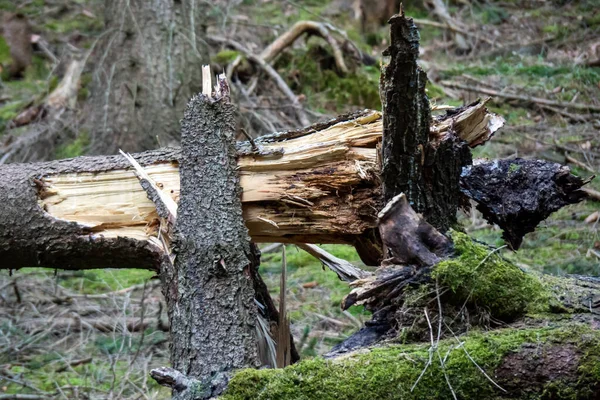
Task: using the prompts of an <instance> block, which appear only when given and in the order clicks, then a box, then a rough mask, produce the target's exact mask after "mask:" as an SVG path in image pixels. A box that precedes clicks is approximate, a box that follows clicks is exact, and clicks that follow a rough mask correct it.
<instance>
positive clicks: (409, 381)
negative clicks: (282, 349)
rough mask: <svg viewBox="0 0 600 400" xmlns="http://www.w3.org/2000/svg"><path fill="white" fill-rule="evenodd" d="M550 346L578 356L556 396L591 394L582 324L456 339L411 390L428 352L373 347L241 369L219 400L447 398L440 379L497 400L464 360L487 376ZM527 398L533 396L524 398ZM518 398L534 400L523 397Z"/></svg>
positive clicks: (589, 337) (592, 373) (589, 350)
mask: <svg viewBox="0 0 600 400" xmlns="http://www.w3.org/2000/svg"><path fill="white" fill-rule="evenodd" d="M552 340H561V341H563V342H568V343H572V344H573V345H574V346H576V347H577V349H578V351H579V352H580V353H581V354H583V355H584V357H583V359H582V361H581V363H580V365H581V367H580V369H579V373H580V374H579V380H578V381H577V382H571V383H566V382H565V383H561V382H555V383H554V385H556V384H562V387H561V389H563V390H566V389H569V391H570V392H572V393H576V394H579V395H584V394H585V393H589V391H590V390H593V388H594V385H595V384H596V382H597V381H595V379H596V378H597V376H598V370H595V369H594V368H595V367H596V366H598V362H599V360H600V355H599V354H598V351H597V346H596V343H597V341H598V340H600V333H599V332H598V331H596V330H593V329H591V328H590V327H588V326H585V325H572V326H570V327H564V328H548V327H545V328H534V329H522V330H519V329H504V330H498V331H494V332H487V333H485V334H482V333H478V332H473V333H470V334H469V335H467V336H465V337H461V338H460V341H461V342H463V343H464V345H463V346H457V345H456V344H457V342H456V340H454V339H449V340H443V341H440V343H439V347H438V350H439V354H440V355H441V357H442V358H443V357H446V362H445V371H444V370H442V368H441V367H440V363H439V362H438V361H437V355H434V361H433V362H432V363H431V364H430V365H429V366H428V367H427V369H426V370H425V372H424V373H423V376H422V378H421V379H420V381H419V382H418V384H417V385H416V386H415V388H414V390H411V388H412V386H413V385H414V384H415V382H417V379H418V378H419V375H420V374H421V373H422V371H423V370H424V369H425V365H426V364H427V360H428V359H429V346H428V345H404V346H387V347H380V348H373V349H370V350H368V351H365V352H358V353H355V354H353V355H351V356H349V357H346V358H342V359H338V360H333V361H331V360H323V359H320V358H317V359H312V360H307V361H302V362H300V363H299V364H296V365H293V366H290V367H287V368H285V369H263V370H253V369H246V370H242V371H240V372H238V373H237V374H235V375H234V377H233V379H232V380H231V382H230V384H229V387H228V389H227V391H226V392H225V394H224V395H223V396H222V399H223V400H244V399H252V400H260V399H321V400H330V399H331V400H344V399H352V400H362V399H365V400H367V399H368V400H370V399H451V398H452V394H451V392H450V389H449V387H448V384H447V382H446V378H445V376H444V372H445V373H446V375H447V377H448V380H449V381H450V383H451V385H452V388H453V389H454V392H455V394H456V396H457V397H458V398H460V399H488V398H496V396H498V395H499V394H500V392H499V390H498V389H497V388H495V387H494V386H493V384H492V383H491V382H490V381H489V380H488V379H487V378H486V377H485V376H484V375H483V373H482V372H481V371H480V369H479V368H478V367H477V366H476V365H475V364H474V363H473V361H471V359H470V358H469V356H470V357H471V358H473V359H474V360H475V362H476V363H477V365H478V366H479V367H481V368H482V369H483V370H484V371H486V373H487V374H488V375H489V376H492V377H494V376H495V375H494V370H495V369H496V368H497V367H498V366H499V365H500V364H501V362H502V360H503V359H504V357H505V356H507V355H508V354H510V353H512V352H514V351H518V350H519V349H520V348H521V346H523V345H525V344H528V343H536V344H537V345H538V346H541V347H543V346H544V345H546V344H547V345H552ZM463 348H464V350H463ZM465 350H466V351H465ZM467 353H468V355H469V356H467ZM550 385H552V384H550ZM530 395H533V397H527V396H530ZM524 398H540V397H539V394H538V395H535V394H525V397H524ZM581 398H584V397H581Z"/></svg>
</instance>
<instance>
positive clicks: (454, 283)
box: [432, 232, 551, 321]
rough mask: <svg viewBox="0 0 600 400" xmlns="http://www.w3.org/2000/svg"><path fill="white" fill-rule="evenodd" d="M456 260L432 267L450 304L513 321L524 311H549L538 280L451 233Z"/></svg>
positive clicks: (487, 250)
mask: <svg viewBox="0 0 600 400" xmlns="http://www.w3.org/2000/svg"><path fill="white" fill-rule="evenodd" d="M452 240H453V241H454V245H455V249H456V254H457V257H455V258H452V259H449V260H446V261H442V262H441V263H439V264H438V265H436V266H435V268H434V270H433V271H432V277H433V278H434V279H437V280H438V282H439V283H440V285H443V286H445V287H448V288H450V289H451V290H452V292H453V295H452V296H451V299H452V301H456V302H457V303H458V304H464V303H465V302H467V303H469V304H471V305H473V306H475V307H478V308H483V309H485V310H488V311H489V312H490V314H491V316H492V317H494V318H498V319H501V320H503V321H512V320H514V319H516V318H517V317H519V316H522V315H524V314H525V313H527V312H543V311H546V310H547V309H548V304H549V299H550V297H551V296H550V293H549V291H548V289H547V288H546V286H545V285H544V284H543V283H542V282H541V280H540V279H539V278H538V277H537V276H536V275H533V274H531V273H527V272H524V271H522V270H521V269H519V268H518V267H517V266H515V265H514V264H513V263H511V262H510V261H507V260H505V259H503V258H502V257H500V256H499V255H498V254H497V253H492V250H490V249H489V248H488V247H486V246H484V245H482V244H478V243H476V242H473V241H472V240H471V238H469V236H467V235H465V234H464V233H459V232H452Z"/></svg>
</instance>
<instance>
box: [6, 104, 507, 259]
mask: <svg viewBox="0 0 600 400" xmlns="http://www.w3.org/2000/svg"><path fill="white" fill-rule="evenodd" d="M467 114H468V117H467V118H466V120H467V121H473V123H467V122H460V123H456V124H455V127H454V129H455V130H456V131H457V133H458V134H459V135H461V136H463V135H464V136H465V138H467V137H468V138H469V140H473V143H477V142H478V141H480V140H481V139H480V138H486V137H489V136H490V135H491V134H492V133H493V131H494V129H497V126H498V123H496V122H495V121H496V120H497V119H498V118H499V117H495V116H493V115H491V114H490V113H488V112H487V110H486V108H485V105H484V104H483V103H477V104H475V105H471V106H469V107H467V108H466V109H464V110H463V111H462V112H461V113H459V114H457V115H448V116H446V117H445V118H440V119H437V120H436V121H435V122H434V123H433V125H432V134H435V135H436V136H438V137H439V136H443V135H445V132H448V130H449V128H450V126H452V123H450V122H449V121H451V120H456V121H460V120H461V118H462V116H464V115H467ZM482 121H487V122H482ZM461 127H464V129H465V130H464V131H461V130H460V129H462V128H461ZM474 131H476V132H477V133H474ZM381 135H382V119H381V114H380V113H378V112H375V111H364V112H361V113H358V114H352V115H346V116H340V117H338V118H336V119H334V120H332V121H329V122H326V123H321V124H316V125H313V126H310V127H307V128H305V129H303V130H300V131H291V132H283V133H277V134H273V135H269V136H265V137H262V138H260V139H257V140H255V143H256V145H257V146H258V151H253V150H252V148H251V146H250V145H249V144H248V143H246V144H239V145H238V154H239V159H238V171H239V174H240V179H241V186H242V189H243V194H242V204H243V212H244V220H245V222H246V226H247V227H248V229H249V231H250V235H251V237H252V239H253V240H254V241H256V242H296V243H347V244H354V243H358V242H359V241H361V238H362V236H361V235H364V234H365V232H368V231H369V230H372V229H373V228H374V227H375V226H376V220H377V212H378V210H379V209H380V208H381V205H382V203H381V200H380V195H379V193H380V192H379V187H380V182H379V178H378V173H379V167H378V161H377V149H376V146H377V144H378V143H379V141H380V140H381ZM133 157H134V158H135V159H136V160H137V162H138V163H139V164H140V165H141V166H142V167H143V168H144V170H145V171H146V172H147V173H148V175H149V176H150V177H151V178H152V179H153V180H154V181H155V182H156V184H157V185H158V186H159V187H160V188H162V190H163V191H164V192H166V193H168V194H169V195H170V196H171V197H172V198H173V200H174V201H176V202H178V201H179V190H180V188H179V185H180V183H179V181H180V178H179V170H178V163H179V159H180V157H181V153H180V150H179V149H162V150H156V151H149V152H145V153H140V154H134V155H133ZM0 201H1V202H2V204H6V205H8V206H7V207H2V208H1V210H0V216H1V218H0V268H3V269H11V268H14V269H18V268H22V267H31V266H45V267H49V268H65V269H87V268H106V267H123V268H145V269H154V270H158V269H159V265H160V264H161V262H162V254H163V252H164V245H163V243H162V241H161V240H159V238H158V235H159V231H160V222H159V221H160V218H159V216H158V214H157V211H156V205H155V204H154V203H153V202H152V201H151V200H149V199H148V197H147V193H146V192H145V191H144V189H143V188H142V187H141V186H140V183H139V181H138V179H137V177H136V176H135V174H134V172H133V168H132V167H131V164H130V162H129V161H128V160H127V159H126V158H125V157H123V156H121V155H115V156H104V157H79V158H75V159H71V160H62V161H54V162H49V163H39V164H9V165H2V166H0ZM23 216H27V218H25V219H24V218H23ZM375 261H376V260H375Z"/></svg>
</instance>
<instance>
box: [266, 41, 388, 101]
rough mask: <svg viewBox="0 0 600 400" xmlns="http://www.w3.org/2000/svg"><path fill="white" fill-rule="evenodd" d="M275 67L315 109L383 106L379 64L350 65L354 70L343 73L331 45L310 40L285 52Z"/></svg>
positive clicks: (293, 88)
mask: <svg viewBox="0 0 600 400" xmlns="http://www.w3.org/2000/svg"><path fill="white" fill-rule="evenodd" d="M275 67H276V68H277V69H278V71H279V73H280V74H281V75H282V76H284V77H287V78H288V82H289V83H290V87H291V89H292V90H294V91H295V92H297V93H303V94H305V95H306V99H307V103H308V105H309V106H310V107H312V108H313V109H316V110H325V111H326V112H337V113H339V112H345V111H348V110H351V109H355V108H356V107H357V106H358V107H365V108H372V109H380V108H381V100H380V98H379V76H380V71H379V67H378V66H374V65H371V66H355V67H354V68H352V67H351V66H349V67H350V68H351V69H352V70H351V71H350V72H349V73H348V74H346V75H343V74H342V73H341V72H340V71H337V67H336V65H335V60H334V58H333V55H332V54H331V52H330V50H329V49H328V48H326V47H323V46H321V45H320V44H314V43H311V42H309V45H308V48H303V49H294V50H293V51H288V52H285V53H284V54H282V55H281V56H280V57H279V59H278V60H277V62H276V64H275Z"/></svg>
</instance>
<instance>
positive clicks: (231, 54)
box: [213, 49, 240, 65]
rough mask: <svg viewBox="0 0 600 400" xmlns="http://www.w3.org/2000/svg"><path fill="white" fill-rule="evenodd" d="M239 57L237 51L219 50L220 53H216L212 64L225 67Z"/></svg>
mask: <svg viewBox="0 0 600 400" xmlns="http://www.w3.org/2000/svg"><path fill="white" fill-rule="evenodd" d="M239 55H240V53H239V52H238V51H235V50H227V49H225V50H221V51H220V52H218V53H217V54H216V55H215V56H214V57H213V60H214V62H216V63H218V64H221V65H226V64H229V63H231V62H232V61H233V60H235V59H236V58H237V57H238V56H239Z"/></svg>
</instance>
